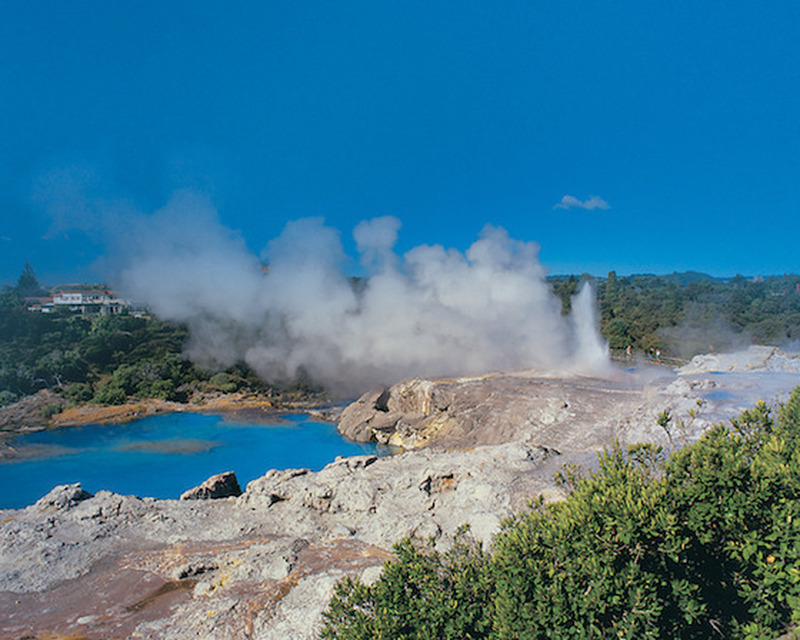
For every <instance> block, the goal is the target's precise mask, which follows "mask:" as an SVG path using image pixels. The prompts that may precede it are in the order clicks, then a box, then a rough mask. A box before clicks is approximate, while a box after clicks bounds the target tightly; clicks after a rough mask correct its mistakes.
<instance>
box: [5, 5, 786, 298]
mask: <svg viewBox="0 0 800 640" xmlns="http://www.w3.org/2000/svg"><path fill="white" fill-rule="evenodd" d="M0 59H1V60H2V63H0V216H1V217H0V221H2V225H1V226H0V282H9V281H11V280H13V279H15V278H16V276H17V275H18V274H19V272H20V271H21V269H22V266H23V264H24V262H25V260H30V261H31V263H32V264H33V266H34V267H35V269H36V270H37V273H39V275H40V280H43V281H46V282H47V283H50V284H53V283H55V281H59V280H74V279H96V278H97V276H101V275H102V274H100V273H98V272H97V271H96V267H93V266H92V265H93V263H94V262H95V260H96V259H97V257H98V256H99V255H101V254H102V253H103V251H104V247H103V245H102V242H100V241H99V240H98V238H97V237H96V236H94V235H93V234H92V233H91V230H88V231H87V230H86V229H85V228H84V229H83V230H82V229H81V228H80V227H81V217H82V215H84V214H83V213H82V211H81V206H80V205H79V204H78V203H77V201H78V199H77V198H74V199H72V200H70V199H69V198H66V199H65V200H64V202H65V203H66V204H64V206H62V207H61V208H60V209H58V210H57V211H56V214H57V215H56V216H55V218H54V217H53V215H52V214H53V211H52V210H51V211H50V212H49V213H48V211H47V210H46V207H45V206H44V205H43V202H44V200H45V198H44V196H43V195H42V193H43V192H44V193H45V194H51V196H52V193H53V190H55V191H58V190H59V189H66V190H67V191H69V190H70V189H75V188H76V187H75V183H76V182H77V183H81V184H82V187H81V189H82V190H83V191H82V193H84V195H85V197H87V198H89V199H91V198H105V199H109V198H113V199H117V198H125V199H127V200H128V201H129V202H131V203H133V204H134V205H135V206H136V207H138V208H140V209H141V210H143V211H153V210H155V209H157V208H159V207H160V206H162V205H163V204H164V203H165V202H166V201H167V200H168V198H169V196H170V194H171V193H172V192H173V191H174V190H176V189H180V188H183V187H191V188H194V189H197V190H200V191H203V192H205V193H208V194H209V195H210V196H211V198H212V199H213V200H214V202H215V203H216V205H217V207H218V210H219V214H220V217H221V219H222V221H223V223H224V224H225V225H226V226H228V227H230V228H232V229H235V230H237V231H238V232H240V233H241V235H242V236H243V237H244V238H245V240H246V242H247V244H248V246H249V247H250V248H251V249H252V250H253V252H254V253H258V252H259V251H260V250H261V249H262V248H263V246H264V245H265V244H266V243H267V241H268V240H270V239H271V238H273V237H274V236H276V235H277V234H278V233H279V232H280V230H281V229H282V227H283V226H284V224H285V223H286V222H287V221H288V220H292V219H296V218H301V217H307V216H324V217H325V219H326V221H327V222H328V223H329V224H331V225H333V226H335V227H336V228H338V229H340V230H341V232H342V235H343V238H345V239H346V241H347V238H349V237H350V232H351V230H352V228H353V227H354V226H355V225H356V224H357V223H358V222H359V221H360V220H363V219H366V218H371V217H374V216H381V215H393V216H397V217H398V218H399V219H400V220H402V222H403V227H402V229H401V230H400V243H399V246H398V249H399V250H401V251H403V250H407V249H409V248H411V247H413V246H415V245H417V244H421V243H427V244H434V243H440V244H444V245H445V246H452V247H456V248H459V249H465V248H466V247H467V246H468V245H469V244H470V243H471V242H472V241H473V240H474V239H475V238H476V236H477V234H478V233H479V232H480V230H481V228H482V227H483V226H484V224H486V223H493V224H496V225H500V226H502V227H505V228H506V229H507V230H508V231H509V233H510V234H511V236H512V237H514V238H516V239H520V240H534V241H536V242H538V243H539V244H540V245H541V247H542V251H541V259H542V262H543V263H544V264H545V265H547V267H548V268H549V270H550V272H551V273H554V274H558V273H581V272H590V273H594V274H597V275H604V274H605V273H606V272H607V271H608V270H610V269H616V270H617V272H618V273H642V272H651V273H668V272H672V271H676V270H677V271H683V270H688V269H694V270H699V271H705V272H708V273H712V274H715V275H733V274H736V273H743V274H767V273H784V272H793V273H797V272H798V271H800V251H798V246H800V241H799V238H800V198H799V197H798V187H799V186H800V3H798V2H794V1H789V0H775V1H773V2H766V3H754V2H749V1H748V2H745V1H743V0H727V1H726V2H716V1H710V2H697V1H696V0H692V1H685V0H674V1H670V2H642V0H630V1H629V0H616V1H614V2H603V1H597V2H581V1H577V0H576V1H563V0H559V1H553V0H525V1H519V2H511V1H509V2H504V1H502V0H497V1H493V2H487V1H481V2H473V1H468V0H459V1H458V2H455V1H449V2H444V1H443V2H431V1H430V0H424V1H423V0H420V1H411V0H364V1H363V2H348V1H341V2H339V1H337V2H330V1H327V0H325V1H319V2H314V1H309V2H296V1H292V2H289V1H280V0H275V1H269V2H255V1H254V2H245V1H239V2H230V3H222V2H218V1H217V2H208V1H205V0H191V1H186V2H178V1H170V0H159V1H157V2H152V1H149V0H137V1H135V2H134V1H133V0H129V1H127V0H118V1H114V2H108V1H107V0H84V1H81V0H71V1H69V2H64V1H63V0H56V1H52V2H43V1H39V0H26V1H24V2H23V1H22V0H9V1H8V2H6V3H4V5H3V9H2V19H0ZM54 176H62V178H61V179H60V180H61V182H59V181H58V180H56V179H55V178H54ZM63 176H68V177H69V179H66V178H64V177H63ZM51 200H52V198H51ZM559 204H560V206H558V205H559ZM84 226H85V225H84ZM348 242H349V244H347V248H348V249H352V241H348Z"/></svg>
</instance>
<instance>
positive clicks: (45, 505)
mask: <svg viewBox="0 0 800 640" xmlns="http://www.w3.org/2000/svg"><path fill="white" fill-rule="evenodd" d="M91 497H92V494H91V493H89V492H88V491H84V489H83V487H81V483H80V482H76V483H74V484H62V485H59V486H57V487H55V488H53V489H52V490H51V491H50V492H49V493H48V494H47V495H46V496H44V497H43V498H39V500H37V502H36V504H35V505H34V506H35V507H36V508H38V509H70V508H72V507H74V506H75V505H76V504H78V503H79V502H82V501H84V500H88V499H89V498H91Z"/></svg>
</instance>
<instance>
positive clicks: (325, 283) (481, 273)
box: [119, 193, 609, 392]
mask: <svg viewBox="0 0 800 640" xmlns="http://www.w3.org/2000/svg"><path fill="white" fill-rule="evenodd" d="M134 224H135V225H136V227H137V229H136V231H137V232H136V233H128V234H127V236H126V242H125V244H124V246H123V247H122V250H123V254H124V255H125V257H126V258H125V267H124V268H123V269H122V270H121V272H120V274H119V286H120V288H121V289H122V290H123V291H124V292H125V293H126V295H128V296H130V297H132V298H134V299H136V300H140V301H143V302H144V303H146V304H147V305H148V306H149V307H150V308H151V309H152V310H153V311H154V312H155V313H156V314H158V315H159V316H160V317H162V318H165V319H171V320H177V321H181V322H185V323H187V324H188V325H189V327H190V331H191V340H190V345H189V355H190V356H191V357H192V358H194V359H195V360H197V361H199V362H201V363H202V362H205V363H209V364H215V365H223V366H227V365H231V364H234V363H235V362H237V361H243V362H246V363H247V364H248V365H250V366H251V367H253V369H255V370H256V371H257V372H258V373H259V374H260V375H262V376H264V377H265V378H267V379H275V378H282V377H291V376H293V375H294V374H295V373H296V372H297V371H298V369H299V368H300V367H303V368H304V369H305V370H306V371H307V372H308V373H309V374H310V375H311V376H312V378H313V379H315V380H317V381H319V382H321V383H323V384H325V385H326V386H327V387H328V388H330V389H333V390H338V391H341V392H359V391H363V390H364V388H365V387H369V386H372V385H374V384H376V383H383V384H389V383H393V382H396V381H398V380H400V379H402V378H405V377H409V376H443V375H468V374H476V373H483V372H486V371H492V370H500V369H523V368H525V369H527V368H546V369H558V370H561V371H574V372H580V373H595V374H596V373H602V372H604V371H605V370H606V369H607V368H608V366H609V365H608V353H607V346H606V345H605V343H604V342H603V341H602V339H601V338H600V336H599V333H598V331H597V329H596V322H595V314H594V299H593V292H592V290H591V288H590V287H588V286H586V287H584V288H583V290H582V291H581V293H580V294H579V295H578V296H576V300H575V302H574V304H573V313H572V316H569V317H566V318H565V317H563V316H562V315H561V305H560V301H559V300H558V298H557V297H556V296H555V295H554V294H553V293H552V292H551V290H550V287H549V286H548V284H547V282H546V279H545V270H544V268H543V267H542V265H541V264H540V263H539V260H538V250H539V247H538V245H537V244H535V243H533V242H521V241H517V240H513V239H511V238H509V236H508V234H507V233H506V232H505V230H503V229H500V228H497V227H493V226H487V227H486V228H485V229H484V230H483V232H482V233H481V235H480V237H479V239H478V240H477V241H476V242H475V243H474V244H473V245H472V246H471V247H470V248H469V249H468V250H467V251H466V252H464V253H462V252H460V251H457V250H455V249H445V248H444V247H442V246H439V245H436V246H419V247H416V248H414V249H412V250H411V251H408V252H407V253H405V254H404V255H397V254H396V253H395V252H394V250H393V247H394V244H395V241H396V238H397V231H398V229H399V227H400V223H399V221H398V220H397V219H395V218H391V217H383V218H376V219H373V220H370V221H365V222H362V223H361V224H360V225H358V227H357V228H356V229H355V232H354V237H355V240H356V244H357V248H358V251H359V254H360V258H361V262H362V264H363V266H364V268H365V269H366V272H367V274H368V276H367V277H366V278H364V279H363V280H360V281H354V280H353V279H352V278H349V277H347V276H346V275H344V273H343V271H342V266H343V265H344V263H345V261H346V258H345V254H344V251H343V248H342V245H341V242H340V239H339V234H338V232H337V231H336V230H334V229H332V228H330V227H327V226H325V225H324V224H323V221H322V219H320V218H309V219H304V220H298V221H295V222H290V223H289V224H287V225H286V228H285V229H284V231H283V233H282V234H281V235H280V236H279V237H278V238H276V239H275V240H273V241H272V242H270V243H269V245H268V246H267V248H266V249H265V251H264V253H263V255H262V258H264V259H266V260H267V261H268V264H269V269H268V270H267V272H266V273H265V270H264V269H263V268H262V263H261V261H260V260H259V258H258V257H256V256H254V255H252V254H251V253H250V252H248V250H247V249H246V247H245V245H244V243H243V242H242V241H241V239H240V238H239V237H238V236H236V235H235V234H234V233H232V232H231V231H230V230H228V229H226V228H225V227H223V226H222V225H221V224H220V222H219V220H218V218H217V216H216V212H215V211H214V210H213V208H212V207H211V206H210V204H209V203H208V202H207V201H206V200H204V199H203V198H200V197H199V196H196V195H193V194H190V193H181V194H178V195H177V196H176V197H174V198H173V200H172V201H171V202H170V203H169V204H168V205H167V206H166V207H165V208H163V209H161V210H160V211H157V212H156V213H154V214H153V215H150V216H146V217H143V218H137V220H136V221H135V223H134Z"/></svg>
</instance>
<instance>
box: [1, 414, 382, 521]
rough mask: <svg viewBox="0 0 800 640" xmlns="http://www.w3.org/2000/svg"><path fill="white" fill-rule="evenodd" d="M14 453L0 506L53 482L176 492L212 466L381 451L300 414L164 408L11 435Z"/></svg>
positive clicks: (242, 468) (294, 464) (253, 469)
mask: <svg viewBox="0 0 800 640" xmlns="http://www.w3.org/2000/svg"><path fill="white" fill-rule="evenodd" d="M11 444H12V446H13V447H14V448H15V449H17V450H18V451H19V452H20V453H22V454H23V456H22V457H20V458H14V459H12V460H6V461H0V508H6V509H7V508H20V507H24V506H27V505H29V504H32V503H33V502H35V501H36V500H38V499H39V498H40V497H42V496H43V495H44V494H46V493H47V492H48V491H49V490H50V489H52V488H53V487H54V486H56V485H59V484H67V483H72V482H80V483H81V484H82V485H83V488H84V489H86V490H87V491H90V492H92V493H95V492H97V491H99V490H100V489H109V490H111V491H114V492H116V493H122V494H133V495H138V496H153V497H156V498H177V497H178V496H179V495H180V494H181V493H182V492H183V491H185V490H186V489H190V488H191V487H194V486H197V485H198V484H200V483H201V482H203V480H205V479H206V478H208V477H209V476H212V475H214V474H216V473H222V472H223V471H234V472H236V477H237V478H238V479H239V484H240V485H241V487H242V490H244V488H245V485H246V484H247V483H248V482H250V481H251V480H254V479H255V478H257V477H259V476H261V475H263V474H264V473H265V472H266V471H267V470H269V469H291V468H308V469H312V470H315V471H316V470H319V469H321V468H322V467H324V466H325V465H326V464H328V463H329V462H332V461H333V460H334V459H335V458H336V456H350V455H361V454H365V453H387V452H388V450H387V449H386V448H383V449H382V450H380V451H379V450H378V447H377V446H376V445H374V444H361V443H356V442H351V441H349V440H345V439H344V438H342V436H341V435H339V433H338V432H337V431H336V428H335V426H334V425H331V424H329V423H325V422H319V421H316V420H313V419H310V418H309V417H308V416H306V415H288V416H284V417H282V418H280V419H276V421H275V422H272V423H267V424H264V423H258V424H253V423H238V422H232V421H228V420H227V419H225V418H223V417H221V416H219V415H208V414H200V413H172V414H165V415H159V416H153V417H150V418H145V419H143V420H137V421H135V422H129V423H127V424H121V425H88V426H84V427H69V428H64V429H58V430H55V431H40V432H36V433H30V434H26V435H23V436H20V437H18V438H16V439H15V440H14V441H13V442H12V443H11Z"/></svg>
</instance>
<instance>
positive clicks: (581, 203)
mask: <svg viewBox="0 0 800 640" xmlns="http://www.w3.org/2000/svg"><path fill="white" fill-rule="evenodd" d="M575 208H578V209H587V210H588V211H591V210H592V209H610V208H611V205H609V204H608V203H607V202H606V201H605V200H603V199H602V198H601V197H600V196H591V197H590V198H589V199H588V200H578V199H577V198H576V197H575V196H564V197H563V198H561V202H559V203H558V204H556V205H555V206H553V209H575Z"/></svg>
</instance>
